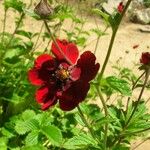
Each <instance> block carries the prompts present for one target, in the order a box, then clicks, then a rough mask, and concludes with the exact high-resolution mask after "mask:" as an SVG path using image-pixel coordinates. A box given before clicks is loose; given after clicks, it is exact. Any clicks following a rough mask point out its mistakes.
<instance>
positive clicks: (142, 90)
mask: <svg viewBox="0 0 150 150" xmlns="http://www.w3.org/2000/svg"><path fill="white" fill-rule="evenodd" d="M149 75H150V69H148V70H147V71H146V74H145V81H144V84H143V87H142V89H141V92H140V94H139V97H138V99H137V103H136V105H135V107H134V109H133V111H132V113H131V115H130V117H129V119H128V120H127V121H126V123H125V125H124V128H123V130H122V131H121V133H120V134H119V135H118V137H119V138H117V139H115V140H114V142H113V144H114V145H119V144H120V143H121V141H122V139H123V138H122V135H123V134H124V132H125V130H126V129H127V127H128V125H129V123H130V121H131V120H132V117H133V116H134V114H135V112H136V110H137V108H138V104H139V102H140V100H141V98H142V95H143V93H144V90H145V87H146V84H147V81H148V78H149ZM117 141H118V142H117ZM116 142H117V144H115V143H116Z"/></svg>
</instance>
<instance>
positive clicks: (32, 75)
mask: <svg viewBox="0 0 150 150" xmlns="http://www.w3.org/2000/svg"><path fill="white" fill-rule="evenodd" d="M28 79H29V81H30V82H31V83H32V84H33V85H42V84H43V83H44V81H43V80H42V79H41V78H39V72H38V70H37V69H35V68H33V69H31V70H29V71H28Z"/></svg>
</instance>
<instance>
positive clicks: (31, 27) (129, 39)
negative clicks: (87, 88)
mask: <svg viewBox="0 0 150 150" xmlns="http://www.w3.org/2000/svg"><path fill="white" fill-rule="evenodd" d="M0 12H1V15H0V20H1V22H0V32H1V31H2V20H3V15H4V11H3V7H2V2H0ZM15 16H16V15H15V14H14V13H12V11H10V12H9V13H8V14H7V26H6V30H7V31H10V32H12V31H13V30H14V27H15V24H14V20H15ZM96 24H97V25H98V26H99V28H100V29H101V30H104V28H105V27H104V25H103V24H102V22H101V21H99V20H97V19H96V23H95V19H94V18H89V19H88V22H87V23H86V24H85V26H84V27H83V29H84V30H85V31H89V30H90V29H92V28H96ZM24 25H25V27H24V28H25V29H26V30H27V31H32V32H37V31H39V30H40V27H41V25H42V22H37V21H35V20H33V19H32V18H28V17H27V18H26V20H25V21H24ZM143 27H144V28H145V27H146V26H143V25H138V24H132V23H123V24H122V25H121V26H120V28H119V31H118V34H117V36H116V39H115V43H114V46H113V50H112V54H111V57H110V61H109V64H108V67H107V70H106V72H105V74H106V75H111V74H112V73H113V70H112V68H111V66H112V65H114V64H115V63H116V61H117V60H118V59H120V60H121V61H120V65H122V66H123V67H129V68H133V70H135V72H136V73H137V74H139V71H138V69H137V68H135V67H134V65H133V63H138V62H139V58H140V56H141V53H142V52H144V51H149V52H150V33H144V32H140V31H139V29H140V28H143ZM63 28H65V29H73V26H72V25H71V22H70V20H67V21H66V22H65V23H64V24H63ZM107 33H108V35H105V36H103V37H102V38H101V39H100V42H99V45H98V49H97V52H96V55H97V58H98V61H99V62H100V64H103V61H104V59H105V56H106V52H107V48H108V45H109V41H110V37H111V29H108V30H107ZM60 37H61V38H65V35H64V34H61V35H60ZM96 38H97V37H96V36H95V35H94V34H91V35H90V37H88V41H87V43H88V44H87V47H86V48H85V49H84V50H91V51H94V48H95V44H96ZM135 45H138V47H137V48H136V49H134V48H133V46H135ZM43 46H45V43H41V44H40V45H39V47H38V49H43ZM80 50H81V51H84V50H83V49H82V48H80ZM146 97H150V94H149V95H148V94H147V95H146ZM148 106H149V105H148ZM140 142H141V141H137V142H136V143H134V142H133V146H132V147H135V146H136V145H137V144H138V143H140ZM149 149H150V141H146V142H145V143H144V144H142V145H141V146H139V147H138V148H137V150H149Z"/></svg>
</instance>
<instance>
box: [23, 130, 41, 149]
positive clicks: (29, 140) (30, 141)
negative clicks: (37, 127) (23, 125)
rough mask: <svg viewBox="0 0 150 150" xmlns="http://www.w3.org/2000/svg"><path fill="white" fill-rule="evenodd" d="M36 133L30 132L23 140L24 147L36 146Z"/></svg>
mask: <svg viewBox="0 0 150 150" xmlns="http://www.w3.org/2000/svg"><path fill="white" fill-rule="evenodd" d="M38 134H39V132H38V131H32V132H30V133H29V134H28V135H27V136H26V139H25V143H26V146H31V145H36V144H38Z"/></svg>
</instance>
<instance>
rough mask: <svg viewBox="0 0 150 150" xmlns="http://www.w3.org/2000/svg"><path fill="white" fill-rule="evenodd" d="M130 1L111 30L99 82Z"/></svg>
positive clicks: (129, 1)
mask: <svg viewBox="0 0 150 150" xmlns="http://www.w3.org/2000/svg"><path fill="white" fill-rule="evenodd" d="M131 1H132V0H128V1H127V4H126V6H125V8H124V9H123V12H122V14H121V16H120V19H119V20H118V25H116V27H115V28H114V29H113V33H112V36H111V40H110V44H109V47H108V51H107V55H106V57H105V61H104V64H103V66H102V70H101V73H100V75H99V77H98V78H99V82H100V81H101V79H102V77H103V74H104V72H105V69H106V66H107V64H108V60H109V58H110V54H111V51H112V47H113V44H114V41H115V37H116V34H117V31H118V28H119V25H120V23H121V21H122V18H123V16H124V15H125V12H126V11H127V8H128V7H129V5H130V3H131Z"/></svg>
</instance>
